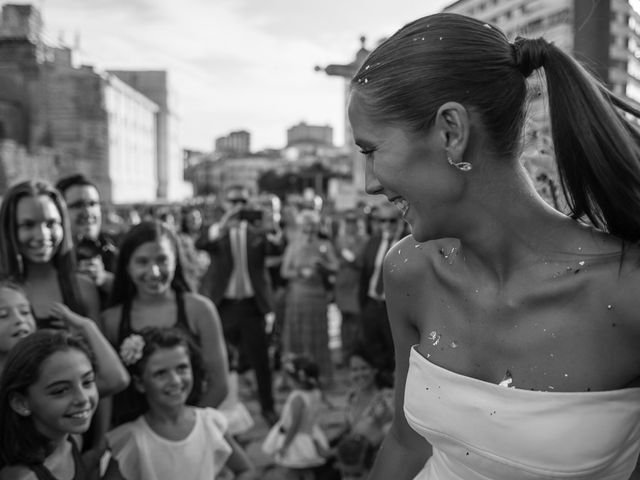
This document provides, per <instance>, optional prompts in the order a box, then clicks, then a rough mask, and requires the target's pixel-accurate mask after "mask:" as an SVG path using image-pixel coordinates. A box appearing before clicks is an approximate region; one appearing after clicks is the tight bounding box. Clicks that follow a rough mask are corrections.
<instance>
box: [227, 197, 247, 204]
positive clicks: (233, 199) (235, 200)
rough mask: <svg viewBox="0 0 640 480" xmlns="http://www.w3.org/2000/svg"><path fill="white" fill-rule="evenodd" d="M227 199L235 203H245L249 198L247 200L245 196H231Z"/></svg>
mask: <svg viewBox="0 0 640 480" xmlns="http://www.w3.org/2000/svg"><path fill="white" fill-rule="evenodd" d="M227 201H228V202H229V203H232V204H234V205H235V204H236V203H241V204H243V205H244V204H245V203H247V200H246V199H244V198H229V199H228V200H227Z"/></svg>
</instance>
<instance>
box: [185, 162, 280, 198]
mask: <svg viewBox="0 0 640 480" xmlns="http://www.w3.org/2000/svg"><path fill="white" fill-rule="evenodd" d="M281 163H282V161H281V160H280V159H279V158H274V157H273V156H266V155H259V154H254V155H246V156H241V157H219V156H218V155H217V154H216V153H211V154H203V155H201V156H200V157H199V158H198V161H197V162H192V164H191V165H190V167H189V168H188V170H187V178H188V179H189V181H191V182H192V183H193V191H194V195H196V196H203V195H211V194H219V193H221V192H224V191H226V189H227V188H229V187H230V186H234V185H242V186H244V187H245V188H247V189H248V190H249V191H250V192H251V193H252V194H255V193H258V179H259V178H260V176H261V175H262V174H263V173H265V172H267V171H269V170H276V169H278V168H279V167H280V165H281Z"/></svg>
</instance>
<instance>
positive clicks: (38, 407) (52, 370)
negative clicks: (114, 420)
mask: <svg viewBox="0 0 640 480" xmlns="http://www.w3.org/2000/svg"><path fill="white" fill-rule="evenodd" d="M19 397H20V398H19V399H18V400H17V401H16V402H12V408H14V410H15V411H16V413H18V414H19V415H22V416H30V417H31V418H32V419H33V423H34V425H35V427H36V429H37V430H38V431H39V432H40V433H42V434H43V435H45V436H46V437H47V438H50V439H52V440H56V439H59V438H61V437H64V436H65V435H67V434H69V433H76V434H81V433H84V432H86V431H87V430H88V429H89V425H90V423H91V418H92V417H93V414H94V412H95V410H96V406H97V405H98V389H97V388H96V382H95V373H94V371H93V366H92V365H91V362H90V361H89V359H88V358H87V356H86V355H85V353H84V352H81V351H79V350H76V349H70V350H63V351H58V352H56V353H54V354H52V355H51V356H50V357H49V358H47V359H46V360H45V361H44V363H43V364H42V367H41V372H40V377H39V378H38V380H37V381H36V382H35V383H34V384H33V385H31V386H30V387H29V388H28V389H27V394H26V396H24V397H22V396H20V395H19Z"/></svg>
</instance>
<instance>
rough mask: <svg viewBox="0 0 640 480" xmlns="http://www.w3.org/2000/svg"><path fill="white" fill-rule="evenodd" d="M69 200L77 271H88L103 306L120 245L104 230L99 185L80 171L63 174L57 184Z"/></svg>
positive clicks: (68, 207)
mask: <svg viewBox="0 0 640 480" xmlns="http://www.w3.org/2000/svg"><path fill="white" fill-rule="evenodd" d="M56 188H57V189H58V190H59V191H60V193H61V194H62V196H63V197H64V200H65V203H66V204H67V210H68V211H69V221H70V223H71V233H72V234H73V241H74V245H75V248H76V256H77V258H78V271H80V272H82V273H84V274H86V275H88V276H89V277H90V278H91V279H92V280H93V282H94V283H95V284H96V287H97V288H98V290H99V292H100V302H101V306H102V308H103V309H104V307H105V306H106V301H107V299H108V297H109V293H110V291H111V285H112V283H113V271H114V269H115V262H116V256H117V253H118V251H117V248H116V246H115V245H114V243H113V241H112V240H111V239H110V238H109V237H107V236H106V235H105V234H104V233H102V232H101V227H102V210H101V206H100V193H99V192H98V188H97V187H96V185H95V184H94V183H93V182H92V181H90V180H89V179H88V178H87V177H85V176H84V175H83V174H81V173H78V174H74V175H69V176H67V177H64V178H61V179H60V180H59V181H58V183H57V184H56Z"/></svg>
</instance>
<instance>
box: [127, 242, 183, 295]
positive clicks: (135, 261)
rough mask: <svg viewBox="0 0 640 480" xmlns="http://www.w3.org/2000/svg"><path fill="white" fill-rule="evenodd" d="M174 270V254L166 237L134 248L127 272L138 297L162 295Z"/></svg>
mask: <svg viewBox="0 0 640 480" xmlns="http://www.w3.org/2000/svg"><path fill="white" fill-rule="evenodd" d="M175 270H176V252H175V250H174V248H173V245H172V244H171V241H170V240H169V239H168V238H167V237H161V238H160V239H159V240H158V241H156V242H147V243H143V244H142V245H140V246H139V247H138V248H136V249H135V250H134V252H133V254H132V255H131V258H130V259H129V265H128V267H127V271H128V273H129V276H130V277H131V281H132V282H133V284H134V285H135V286H136V290H137V292H138V294H139V295H150V296H156V295H162V294H164V293H165V292H167V290H168V289H169V288H171V282H172V281H173V276H174V273H175Z"/></svg>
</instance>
